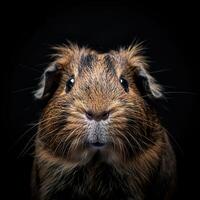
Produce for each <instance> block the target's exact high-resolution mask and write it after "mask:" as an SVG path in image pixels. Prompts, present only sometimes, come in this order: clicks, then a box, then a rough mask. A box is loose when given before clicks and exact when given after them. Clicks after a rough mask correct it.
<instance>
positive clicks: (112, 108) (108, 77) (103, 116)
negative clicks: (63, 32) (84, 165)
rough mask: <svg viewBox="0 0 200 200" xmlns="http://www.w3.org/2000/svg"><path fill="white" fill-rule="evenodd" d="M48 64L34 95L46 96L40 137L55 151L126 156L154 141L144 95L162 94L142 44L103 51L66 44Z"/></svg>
mask: <svg viewBox="0 0 200 200" xmlns="http://www.w3.org/2000/svg"><path fill="white" fill-rule="evenodd" d="M57 50H58V54H57V58H56V60H55V62H54V63H53V64H52V65H51V66H50V67H49V68H47V69H46V71H45V72H44V75H43V79H42V81H41V83H40V88H39V89H38V91H37V92H36V93H35V96H36V98H38V99H46V100H48V103H47V105H46V106H45V108H44V110H43V113H42V117H41V120H40V125H39V128H38V135H37V139H38V140H39V141H40V143H41V144H42V145H43V146H44V148H46V149H47V150H48V151H50V152H51V153H53V154H55V155H57V156H61V157H63V158H66V159H73V160H78V161H83V162H86V161H88V160H90V159H92V157H93V156H94V155H95V154H96V153H97V152H98V153H99V154H100V155H101V156H100V157H101V159H103V160H105V161H108V162H112V161H116V160H118V159H121V160H126V159H127V158H128V157H129V156H130V155H134V153H135V152H138V151H141V150H142V149H143V148H145V145H147V144H148V142H149V141H151V137H152V136H151V135H149V134H148V129H149V128H150V127H151V126H152V124H151V123H150V120H149V119H148V109H149V107H148V104H147V103H146V101H145V100H144V96H145V97H149V98H151V99H156V98H160V97H161V96H162V95H161V93H160V87H159V85H158V84H157V83H156V82H155V80H154V79H153V77H151V76H150V75H149V74H148V73H147V70H146V68H147V64H146V62H145V59H144V57H143V56H142V55H140V47H139V46H133V47H130V48H128V49H120V50H119V51H111V52H109V53H104V54H99V53H97V52H96V51H93V50H90V49H85V48H79V47H77V46H73V45H71V46H68V47H67V46H65V47H59V48H57Z"/></svg>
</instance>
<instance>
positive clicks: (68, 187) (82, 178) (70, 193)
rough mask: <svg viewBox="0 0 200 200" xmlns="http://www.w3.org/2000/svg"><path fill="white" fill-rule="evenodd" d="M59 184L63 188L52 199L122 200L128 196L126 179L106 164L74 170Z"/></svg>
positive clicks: (128, 189) (128, 190)
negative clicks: (61, 184)
mask: <svg viewBox="0 0 200 200" xmlns="http://www.w3.org/2000/svg"><path fill="white" fill-rule="evenodd" d="M61 182H63V185H64V187H63V189H62V190H60V191H58V192H56V193H55V197H54V198H55V199H59V200H64V199H73V200H75V199H76V200H79V199H80V200H89V199H95V200H103V199H104V200H110V199H116V200H118V199H119V200H122V199H124V198H125V197H126V196H127V195H128V194H130V188H129V187H130V185H129V184H130V183H128V178H127V177H126V176H122V175H120V174H119V173H118V172H117V171H116V170H115V169H113V167H111V166H109V165H107V164H100V165H97V166H85V167H81V168H79V169H75V170H74V171H72V172H71V173H70V174H68V175H66V176H63V180H61ZM54 198H53V199H54ZM127 198H128V196H127ZM132 199H133V198H132Z"/></svg>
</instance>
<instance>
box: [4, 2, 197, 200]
mask: <svg viewBox="0 0 200 200" xmlns="http://www.w3.org/2000/svg"><path fill="white" fill-rule="evenodd" d="M6 11H7V12H6V13H5V14H4V16H3V18H2V19H3V20H5V22H6V23H5V25H6V26H5V28H4V31H6V32H5V33H6V36H7V37H4V38H5V42H6V46H7V47H8V50H7V49H6V50H5V53H6V54H7V55H8V56H9V58H8V59H7V60H6V63H5V65H3V66H1V68H2V72H3V73H2V74H3V75H2V76H1V79H2V80H3V93H2V94H4V95H3V100H4V101H3V103H2V104H1V105H2V108H1V111H3V120H2V122H3V128H4V129H3V128H2V130H4V131H2V133H1V134H2V135H3V136H5V139H4V138H3V139H2V146H3V148H4V150H5V153H4V155H5V162H4V163H5V165H4V166H5V170H4V171H2V172H3V173H2V175H5V181H4V186H5V189H4V191H6V195H7V196H6V198H4V199H13V198H14V199H21V200H22V199H29V182H30V172H31V164H32V156H31V153H32V152H33V148H32V136H33V135H34V133H35V131H36V128H34V127H33V128H32V129H30V128H31V127H32V126H33V125H32V123H35V122H37V119H38V116H39V110H38V107H37V104H36V102H35V101H34V100H33V95H32V91H34V89H36V85H37V83H38V81H39V78H40V76H41V74H42V71H43V69H44V68H45V67H47V65H48V63H49V62H50V61H51V58H50V56H49V55H50V54H51V53H53V51H52V50H51V47H52V46H54V45H56V44H62V43H65V42H66V41H67V40H70V41H72V42H77V43H78V44H80V45H87V46H89V47H92V48H95V49H97V50H100V51H107V50H109V49H113V48H114V49H116V48H118V47H120V46H127V45H129V44H131V43H132V42H133V41H135V40H137V41H144V45H145V47H146V50H145V54H146V55H147V56H149V58H150V60H151V73H152V75H153V76H155V77H156V79H157V80H158V81H159V82H160V83H161V84H162V85H163V86H164V88H165V92H166V93H165V95H166V99H167V100H166V101H165V102H164V104H162V106H161V108H160V109H159V112H160V115H161V119H162V123H163V124H164V126H165V127H166V128H167V129H168V130H169V132H170V135H171V136H170V138H171V140H172V143H173V146H174V149H175V151H176V155H177V160H178V192H177V198H176V199H185V197H186V195H187V194H189V195H190V199H193V198H192V195H193V194H194V191H195V186H194V187H193V186H192V185H193V182H194V181H193V180H195V179H196V171H195V170H198V168H197V167H195V166H196V165H197V164H196V163H197V162H196V161H197V157H198V153H197V152H198V145H197V146H196V142H195V141H197V140H198V139H197V135H198V130H197V126H198V117H196V115H195V114H196V113H195V112H196V111H197V107H198V102H197V96H198V93H199V86H198V62H197V60H198V55H197V54H196V51H195V49H194V46H195V43H196V42H197V38H198V37H196V31H197V28H198V25H197V24H196V23H197V21H198V20H197V18H196V16H197V15H196V13H195V9H194V7H191V6H190V5H186V4H179V5H175V4H173V3H170V2H168V3H159V4H155V5H154V4H150V3H147V4H145V3H143V4H142V3H140V4H139V3H137V4H136V3H132V4H131V3H130V2H129V3H125V2H119V3H111V2H110V3H87V4H86V3H74V4H67V3H65V4H58V3H57V4H55V3H54V4H49V3H46V5H40V4H34V3H32V4H31V3H30V2H29V3H27V4H24V5H23V6H22V5H13V4H11V5H8V6H7V9H6ZM4 38H3V39H4ZM191 45H194V46H191ZM24 133H25V135H24V136H23V137H21V136H22V135H23V134H24ZM19 138H21V139H19ZM191 138H192V141H191ZM192 149H193V150H192ZM186 158H187V159H186ZM187 166H189V168H188V167H187ZM189 186H192V190H189V191H191V192H187V191H188V189H189Z"/></svg>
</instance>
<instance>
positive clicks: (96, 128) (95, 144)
mask: <svg viewBox="0 0 200 200" xmlns="http://www.w3.org/2000/svg"><path fill="white" fill-rule="evenodd" d="M109 141H110V139H109V134H108V131H107V129H106V126H105V124H103V123H97V122H93V123H91V124H90V127H89V128H88V130H87V134H86V138H85V142H86V146H87V147H88V148H89V149H103V148H105V147H106V146H108V144H109Z"/></svg>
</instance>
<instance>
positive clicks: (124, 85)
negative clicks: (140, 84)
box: [119, 77, 128, 92]
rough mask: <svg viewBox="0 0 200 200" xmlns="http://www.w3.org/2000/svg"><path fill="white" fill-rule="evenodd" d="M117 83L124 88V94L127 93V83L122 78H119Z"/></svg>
mask: <svg viewBox="0 0 200 200" xmlns="http://www.w3.org/2000/svg"><path fill="white" fill-rule="evenodd" d="M119 82H120V84H121V85H122V87H123V88H124V90H125V92H128V81H127V80H126V79H124V78H123V77H120V79H119Z"/></svg>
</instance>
